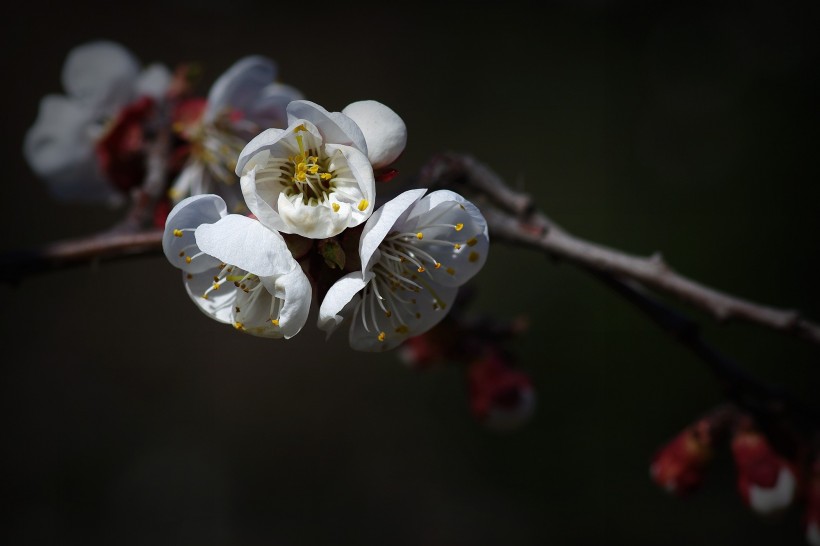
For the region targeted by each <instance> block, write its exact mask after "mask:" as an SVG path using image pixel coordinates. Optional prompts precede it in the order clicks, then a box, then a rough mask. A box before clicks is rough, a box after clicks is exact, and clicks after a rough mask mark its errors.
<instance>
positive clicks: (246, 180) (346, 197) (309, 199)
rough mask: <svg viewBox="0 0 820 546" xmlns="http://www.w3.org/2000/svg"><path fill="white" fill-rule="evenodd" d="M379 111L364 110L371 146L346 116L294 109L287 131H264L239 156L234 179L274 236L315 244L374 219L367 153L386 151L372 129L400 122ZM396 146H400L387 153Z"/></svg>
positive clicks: (312, 107)
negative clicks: (237, 178)
mask: <svg viewBox="0 0 820 546" xmlns="http://www.w3.org/2000/svg"><path fill="white" fill-rule="evenodd" d="M376 104H378V103H376ZM380 106H382V107H381V108H379V107H372V105H371V107H369V108H365V110H367V111H368V112H370V114H371V116H370V117H368V125H367V127H368V130H369V132H368V135H369V138H370V140H371V142H368V140H367V138H368V136H366V135H365V133H364V132H363V130H362V128H360V127H359V125H357V124H356V122H355V121H354V120H353V119H351V118H350V117H348V116H347V115H345V114H343V113H341V112H329V111H327V110H325V109H324V108H322V107H321V106H319V105H318V104H315V103H312V102H309V101H302V100H298V101H294V102H291V103H290V104H289V105H288V107H287V115H288V127H287V129H275V128H274V129H268V130H267V131H264V132H263V133H261V134H259V135H258V136H256V137H255V138H254V139H253V140H252V141H250V142H249V143H248V145H247V146H245V148H244V149H243V150H242V153H241V154H240V155H239V160H238V163H237V166H236V173H237V174H238V175H239V176H241V181H242V182H241V184H242V193H243V194H244V196H245V202H246V203H247V206H248V208H249V209H250V210H251V212H253V214H254V215H255V216H256V217H257V218H259V220H260V221H261V222H262V223H263V224H265V225H266V226H268V227H269V228H271V229H275V230H277V231H280V232H282V233H293V234H296V235H301V236H303V237H309V238H313V239H323V238H327V237H333V236H335V235H338V234H339V233H341V232H342V231H343V230H344V229H346V228H350V227H354V226H358V225H360V224H362V223H364V222H365V221H366V220H367V219H368V218H369V217H370V215H371V214H372V213H373V209H374V205H375V192H376V190H375V177H374V173H373V165H372V163H371V160H370V159H369V156H368V149H369V146H373V148H374V150H378V149H380V148H379V147H380V146H382V142H381V140H379V133H378V132H376V131H374V130H372V127H377V126H378V120H379V119H385V120H386V121H385V123H388V124H392V126H393V127H395V126H396V123H395V119H394V118H398V116H396V114H395V113H394V112H393V111H392V110H390V109H389V108H387V107H385V106H383V105H380ZM391 120H392V121H391ZM399 121H400V120H399ZM401 125H402V127H403V123H402V124H401ZM382 136H383V135H382ZM394 140H395V139H394ZM399 140H401V139H399ZM398 144H399V142H398V140H396V141H395V142H392V144H390V145H389V146H387V145H384V146H382V148H384V147H385V146H387V147H388V148H395V147H396V146H398ZM403 146H404V140H401V147H402V149H403ZM385 153H386V152H384V151H382V152H380V155H383V154H385ZM399 153H400V151H399ZM390 155H393V154H391V153H386V155H385V157H387V156H390ZM395 155H396V156H398V153H396V154H395Z"/></svg>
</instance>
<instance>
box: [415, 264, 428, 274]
mask: <svg viewBox="0 0 820 546" xmlns="http://www.w3.org/2000/svg"><path fill="white" fill-rule="evenodd" d="M417 271H418V272H419V273H424V272H425V271H426V269H424V266H423V265H420V266H419V268H418V270H417Z"/></svg>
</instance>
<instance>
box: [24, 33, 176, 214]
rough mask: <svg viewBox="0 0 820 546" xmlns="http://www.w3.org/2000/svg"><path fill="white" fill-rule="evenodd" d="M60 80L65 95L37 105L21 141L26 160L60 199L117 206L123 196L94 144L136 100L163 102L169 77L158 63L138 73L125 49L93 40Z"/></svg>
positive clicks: (73, 54) (74, 53)
mask: <svg viewBox="0 0 820 546" xmlns="http://www.w3.org/2000/svg"><path fill="white" fill-rule="evenodd" d="M62 82H63V87H64V88H65V91H66V94H65V95H48V96H46V97H45V98H43V99H42V101H41V102H40V110H39V113H38V115H37V119H36V121H35V122H34V125H32V127H31V128H30V129H29V131H28V132H27V133H26V137H25V143H24V146H23V151H24V155H25V158H26V161H27V162H28V164H29V165H30V166H31V168H32V170H33V171H34V172H35V173H36V174H37V175H38V176H40V177H41V178H42V179H44V180H45V181H46V183H47V184H48V186H49V189H50V190H51V192H52V194H53V195H55V196H56V197H58V198H60V199H65V200H73V201H85V202H109V203H117V202H119V201H121V200H122V195H121V193H120V192H119V191H118V190H117V188H116V187H115V186H114V185H112V184H111V180H110V179H109V176H108V175H107V173H106V172H105V171H104V170H103V169H102V167H101V166H100V164H99V162H98V158H97V150H96V146H97V143H98V142H100V141H101V140H102V139H103V138H105V136H106V134H107V132H108V130H109V129H110V127H111V125H112V122H113V121H114V120H115V118H117V115H118V113H119V112H120V110H121V109H123V108H124V107H126V106H127V105H129V104H130V103H132V102H134V101H137V100H140V99H145V98H148V99H150V100H152V101H158V100H161V99H162V97H163V96H164V93H165V90H166V89H167V87H168V85H170V82H171V73H170V71H169V70H168V69H167V68H165V67H164V66H162V65H158V64H154V65H150V66H148V67H147V68H145V69H141V68H140V63H139V61H138V60H137V59H136V58H135V57H134V56H133V55H132V54H131V53H130V52H129V51H128V50H127V49H125V48H124V47H123V46H121V45H119V44H116V43H114V42H107V41H96V42H90V43H86V44H83V45H81V46H78V47H76V48H74V49H72V50H71V51H70V52H69V54H68V57H67V58H66V61H65V64H64V65H63V71H62Z"/></svg>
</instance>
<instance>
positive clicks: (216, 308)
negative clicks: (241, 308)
mask: <svg viewBox="0 0 820 546" xmlns="http://www.w3.org/2000/svg"><path fill="white" fill-rule="evenodd" d="M218 272H219V269H218V268H217V267H212V268H210V269H207V270H205V271H203V272H201V273H184V272H183V274H182V281H183V283H184V284H185V290H186V292H188V296H190V298H191V300H192V301H193V302H194V303H195V304H196V306H197V307H199V309H200V311H202V312H203V313H205V314H206V315H208V316H209V317H211V318H212V319H214V320H217V321H219V322H223V323H226V324H233V322H234V320H233V310H234V302H235V301H236V297H237V294H238V293H239V290H238V289H237V288H236V287H235V286H234V285H233V284H231V283H225V284H223V285H222V286H221V287H220V289H219V290H211V291H210V292H208V297H207V298H204V297H203V295H204V294H205V293H206V292H207V291H208V289H209V288H211V287H212V286H213V276H214V275H215V274H217V273H218Z"/></svg>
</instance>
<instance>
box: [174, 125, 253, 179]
mask: <svg viewBox="0 0 820 546" xmlns="http://www.w3.org/2000/svg"><path fill="white" fill-rule="evenodd" d="M187 138H188V140H189V142H190V143H191V156H192V157H194V158H195V159H196V161H199V162H200V163H202V164H203V165H204V166H205V167H206V168H207V169H208V170H209V171H210V172H211V174H213V175H214V177H215V178H216V179H217V180H219V181H221V182H223V183H224V184H228V185H232V184H236V182H237V181H238V178H237V176H236V174H235V173H234V169H236V159H237V158H238V157H239V154H240V153H241V152H242V149H243V148H244V147H245V144H247V142H246V141H245V140H244V139H242V138H240V137H238V136H236V134H234V133H233V132H232V131H231V130H230V126H228V125H227V124H224V123H216V124H214V125H211V124H200V125H199V127H197V129H196V130H194V131H192V132H191V134H190V135H188V137H187Z"/></svg>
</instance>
